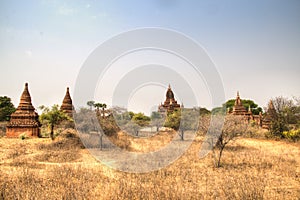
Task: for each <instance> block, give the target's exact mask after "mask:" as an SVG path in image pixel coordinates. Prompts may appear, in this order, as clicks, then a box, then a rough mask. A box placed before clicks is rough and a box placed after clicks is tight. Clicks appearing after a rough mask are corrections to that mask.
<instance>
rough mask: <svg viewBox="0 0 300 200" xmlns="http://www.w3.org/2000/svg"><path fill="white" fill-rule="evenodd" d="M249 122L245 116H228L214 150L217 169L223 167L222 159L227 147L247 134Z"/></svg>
mask: <svg viewBox="0 0 300 200" xmlns="http://www.w3.org/2000/svg"><path fill="white" fill-rule="evenodd" d="M247 127H248V122H247V120H246V119H245V117H244V116H237V115H226V117H225V121H224V125H223V128H222V131H221V134H220V136H219V137H218V140H217V142H216V144H215V146H214V148H213V154H214V161H215V162H214V163H215V166H216V167H220V166H221V157H222V153H223V150H224V149H225V147H226V145H227V144H228V143H229V142H230V141H232V140H234V139H235V138H237V137H238V136H240V135H242V134H243V133H245V132H246V130H247Z"/></svg>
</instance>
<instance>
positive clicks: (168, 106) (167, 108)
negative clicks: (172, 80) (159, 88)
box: [158, 84, 180, 114]
mask: <svg viewBox="0 0 300 200" xmlns="http://www.w3.org/2000/svg"><path fill="white" fill-rule="evenodd" d="M179 108H180V105H179V104H178V103H177V101H176V100H175V97H174V93H173V91H172V89H171V86H170V84H169V87H168V90H167V92H166V100H165V102H164V103H163V104H162V103H161V104H160V105H159V106H158V112H160V113H162V114H165V113H168V112H172V111H174V110H175V109H179Z"/></svg>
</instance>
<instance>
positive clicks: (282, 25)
mask: <svg viewBox="0 0 300 200" xmlns="http://www.w3.org/2000/svg"><path fill="white" fill-rule="evenodd" d="M142 27H161V28H167V29H172V30H175V31H178V32H181V33H183V34H185V35H187V36H189V37H191V38H193V39H194V40H195V41H197V42H198V43H199V44H201V45H202V46H203V47H204V48H205V49H206V51H207V52H208V54H209V56H210V58H211V59H212V60H213V62H214V63H215V64H216V68H217V69H218V71H219V73H220V75H221V77H222V81H223V85H224V89H225V97H226V99H229V98H234V97H235V95H236V91H237V90H239V91H240V95H241V97H242V98H247V99H253V100H254V101H255V102H257V103H258V104H259V105H260V106H262V107H264V106H266V104H267V102H268V100H269V99H270V98H272V97H276V96H279V95H283V96H287V97H292V96H300V88H299V85H300V79H299V75H300V73H299V72H300V1H299V0H252V1H248V0H247V1H246V0H228V1H224V0H219V1H218V0H209V1H208V0H207V1H200V0H194V1H192V0H189V1H184V0H127V1H124V0H119V1H113V0H111V1H55V0H54V1H50V0H40V1H38V0H34V1H13V0H7V1H3V0H1V1H0V67H1V74H0V95H1V96H3V95H7V96H9V97H11V98H12V100H13V103H14V104H15V105H16V106H17V104H18V103H19V98H20V95H21V92H22V90H23V88H24V83H25V82H28V83H29V89H30V93H31V95H32V99H33V103H34V106H35V107H38V106H39V105H53V104H60V103H61V102H62V99H63V97H64V94H65V90H66V87H67V86H69V87H70V90H71V95H72V94H73V91H74V86H75V82H76V78H77V75H78V73H79V70H80V68H81V66H82V64H83V63H84V61H85V60H86V59H87V57H88V56H89V55H90V53H91V52H92V51H93V50H94V49H95V48H96V47H97V46H98V45H100V44H101V43H103V42H104V41H106V40H107V39H109V38H111V37H112V36H114V35H117V34H119V33H121V32H124V31H129V30H132V29H136V28H142ZM110 73H111V74H112V75H110V76H109V77H108V81H107V82H105V83H104V84H108V86H109V84H110V83H109V82H111V84H116V83H114V81H118V80H114V75H113V73H114V72H113V71H112V72H110ZM110 77H111V79H109V78H110ZM100 84H101V83H100ZM144 89H145V90H144V91H143V90H140V91H137V92H136V93H135V96H136V97H134V98H135V101H134V103H133V104H132V105H130V106H129V107H130V108H132V107H134V106H133V105H136V107H137V108H138V109H139V110H141V111H144V112H146V113H147V112H148V110H147V109H152V108H147V106H148V107H149V106H151V107H152V105H155V104H158V103H160V102H161V101H164V96H165V92H164V91H165V90H164V88H162V87H160V88H159V87H157V90H153V88H148V89H147V87H145V88H144ZM174 90H175V93H176V88H174ZM145 91H148V92H145ZM156 92H157V94H155V93H156ZM202 94H203V95H202ZM146 95H149V96H153V98H150V97H147V96H146ZM201 95H202V97H203V101H200V102H201V103H200V104H201V105H202V106H204V107H208V108H210V107H211V104H210V102H209V97H207V92H205V91H203V92H202V91H199V96H200V97H201ZM108 99H109V97H108V96H106V93H103V95H101V94H99V95H97V99H95V100H96V101H100V102H101V101H105V102H107V101H109V100H108ZM160 99H161V100H160ZM130 101H132V100H130ZM180 103H181V102H180ZM108 104H109V103H108Z"/></svg>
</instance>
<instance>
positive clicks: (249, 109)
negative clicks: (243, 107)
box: [248, 105, 252, 113]
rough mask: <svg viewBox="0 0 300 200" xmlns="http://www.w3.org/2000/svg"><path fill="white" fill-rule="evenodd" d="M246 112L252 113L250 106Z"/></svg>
mask: <svg viewBox="0 0 300 200" xmlns="http://www.w3.org/2000/svg"><path fill="white" fill-rule="evenodd" d="M248 112H249V113H251V112H252V110H251V107H250V105H249V107H248Z"/></svg>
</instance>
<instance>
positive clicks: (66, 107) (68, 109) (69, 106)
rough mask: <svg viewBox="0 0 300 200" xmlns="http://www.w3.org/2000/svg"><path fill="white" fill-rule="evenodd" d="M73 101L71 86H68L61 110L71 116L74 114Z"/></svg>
mask: <svg viewBox="0 0 300 200" xmlns="http://www.w3.org/2000/svg"><path fill="white" fill-rule="evenodd" d="M73 109H74V108H73V103H72V99H71V96H70V92H69V88H68V87H67V92H66V95H65V97H64V99H63V102H62V105H61V106H60V110H62V111H64V112H65V113H66V114H67V115H69V117H72V116H73Z"/></svg>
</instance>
